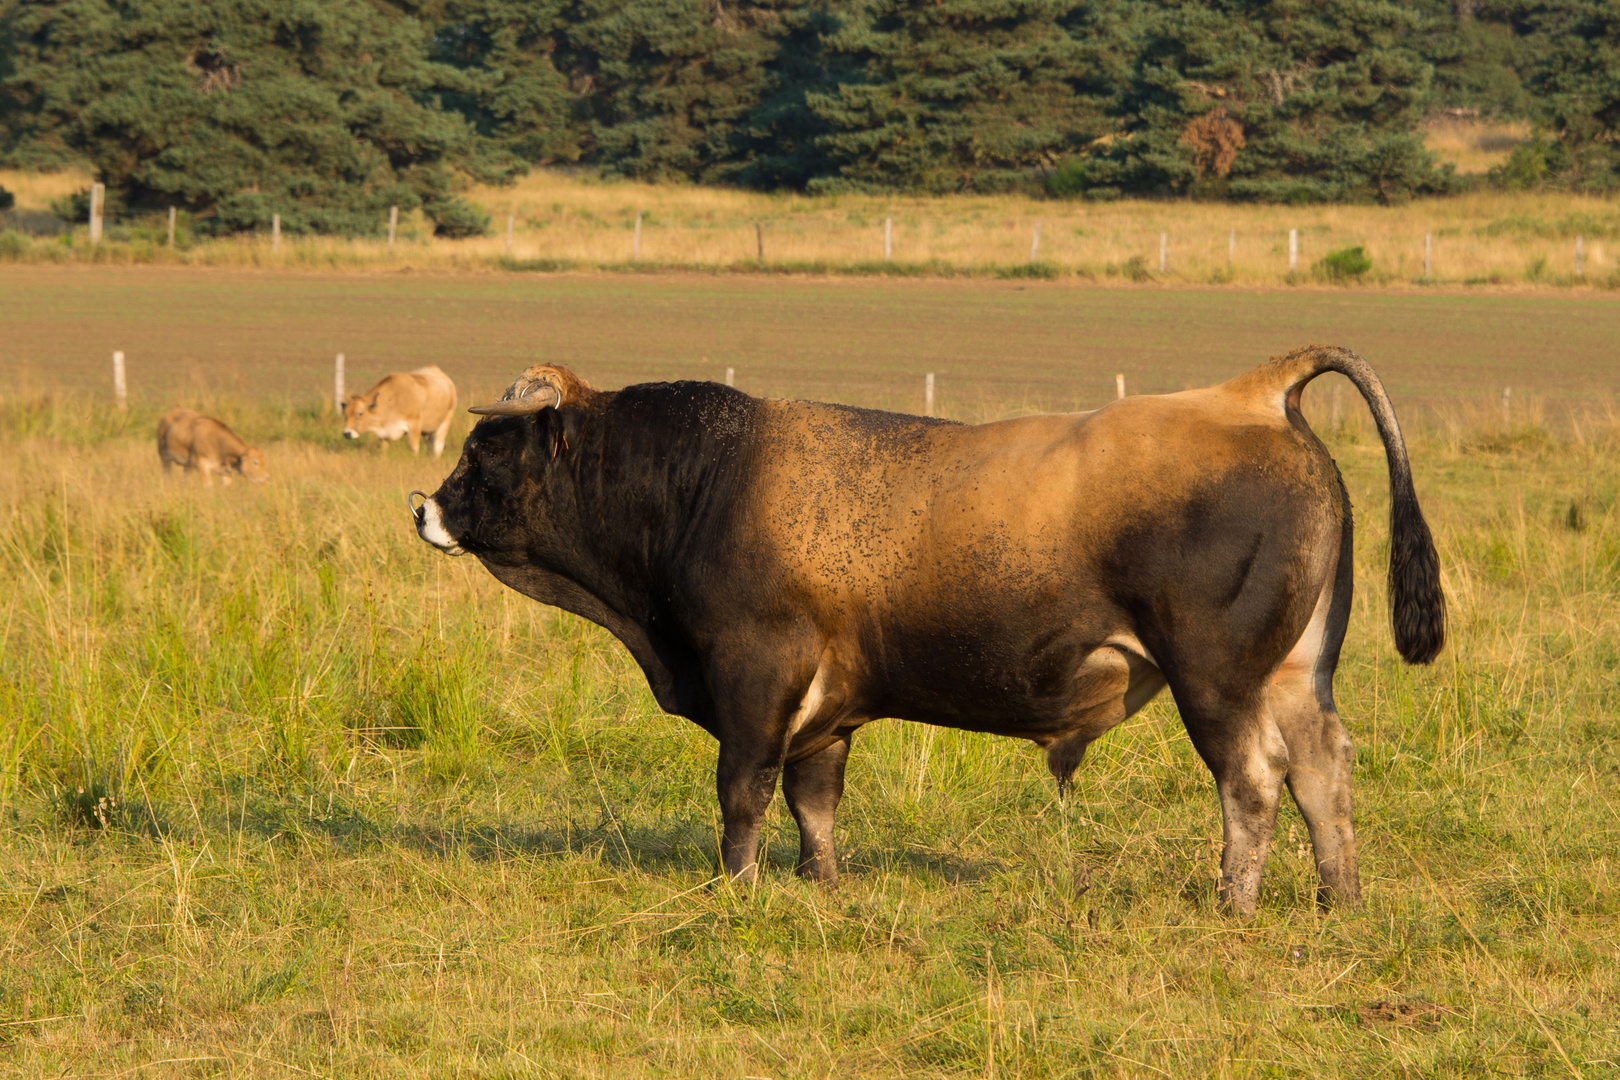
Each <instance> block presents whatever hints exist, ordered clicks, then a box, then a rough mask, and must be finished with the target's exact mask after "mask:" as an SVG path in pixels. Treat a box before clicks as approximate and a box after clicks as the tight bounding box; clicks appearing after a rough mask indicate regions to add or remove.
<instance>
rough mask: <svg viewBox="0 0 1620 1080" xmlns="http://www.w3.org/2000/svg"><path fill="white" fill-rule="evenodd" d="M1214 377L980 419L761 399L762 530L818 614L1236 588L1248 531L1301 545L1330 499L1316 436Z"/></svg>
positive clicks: (985, 620) (983, 613) (1078, 609)
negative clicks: (1193, 583) (1190, 387)
mask: <svg viewBox="0 0 1620 1080" xmlns="http://www.w3.org/2000/svg"><path fill="white" fill-rule="evenodd" d="M1225 390H1226V388H1222V387H1217V388H1214V389H1213V390H1206V391H1194V392H1189V393H1186V394H1177V395H1167V396H1164V397H1141V398H1132V399H1126V400H1125V401H1122V402H1119V403H1117V404H1115V405H1112V406H1110V407H1108V408H1106V409H1102V410H1099V411H1097V412H1093V413H1077V414H1064V415H1046V416H1032V417H1022V418H1017V419H1013V420H1006V421H1000V422H996V423H990V424H982V425H976V426H966V425H954V424H943V423H939V422H934V421H928V420H925V419H922V418H919V417H906V416H894V415H892V414H869V413H863V412H861V411H859V410H850V409H841V408H838V407H835V406H820V405H810V404H807V403H771V405H772V406H773V408H772V409H771V411H770V414H769V418H768V422H767V423H766V424H765V425H764V432H763V437H762V439H761V452H760V454H759V462H760V465H759V467H758V469H757V470H756V472H757V476H758V479H757V482H756V487H755V491H754V496H753V498H752V499H751V508H752V513H751V515H750V517H751V523H750V525H749V528H750V530H754V531H757V534H758V541H757V543H756V544H755V546H754V548H753V550H756V551H757V550H767V551H770V552H773V553H775V558H776V559H777V560H778V563H779V565H778V566H777V568H776V569H777V571H778V572H779V573H780V574H781V576H782V580H784V581H787V582H788V583H790V586H791V591H792V592H793V593H794V594H795V595H796V596H798V597H800V598H802V599H801V602H804V603H807V604H808V605H810V606H811V607H813V608H815V609H817V611H818V614H819V616H820V617H822V618H824V619H828V620H831V621H835V622H836V621H842V622H845V623H848V622H849V621H851V620H853V621H857V622H864V623H866V624H868V625H872V626H876V627H878V628H880V629H881V631H882V632H883V633H884V634H890V635H892V634H902V635H903V634H905V633H907V632H908V629H909V628H913V627H914V626H920V632H922V633H925V634H938V633H941V632H944V629H945V628H942V627H940V626H937V625H934V621H935V616H934V615H932V614H930V612H949V613H950V618H951V620H952V621H953V622H956V623H958V624H960V625H964V626H965V625H975V626H979V627H982V628H984V631H985V634H986V635H988V636H994V635H998V634H1006V633H1019V632H1023V631H1024V630H1025V629H1027V628H1028V623H1029V621H1030V620H1031V619H1037V620H1038V619H1048V620H1050V619H1060V620H1074V619H1080V620H1082V621H1084V620H1087V619H1094V620H1096V621H1097V623H1098V626H1099V632H1103V631H1102V629H1101V627H1102V626H1103V624H1105V623H1108V622H1109V621H1110V620H1117V618H1119V617H1120V615H1119V613H1120V612H1122V611H1124V610H1126V609H1127V608H1129V607H1130V606H1131V605H1133V604H1136V603H1140V602H1144V601H1146V600H1148V599H1150V598H1151V597H1152V596H1153V595H1154V594H1155V593H1157V592H1162V591H1163V590H1165V589H1167V588H1171V587H1184V586H1185V585H1186V584H1187V582H1186V577H1187V575H1189V574H1197V573H1202V574H1203V575H1204V577H1205V578H1206V579H1207V580H1208V587H1209V588H1210V589H1211V590H1212V591H1219V590H1222V589H1226V590H1231V589H1235V588H1236V587H1237V585H1236V584H1234V583H1233V582H1231V581H1230V580H1227V579H1228V578H1229V577H1230V576H1231V573H1232V572H1242V568H1243V558H1244V557H1243V555H1242V553H1243V552H1251V553H1252V552H1253V551H1255V550H1258V546H1259V544H1260V543H1261V540H1259V539H1257V538H1262V537H1264V536H1265V535H1267V534H1269V541H1268V542H1269V543H1270V544H1271V546H1272V547H1273V548H1289V549H1290V550H1302V549H1305V548H1308V547H1309V546H1310V544H1311V543H1312V542H1313V541H1315V540H1317V539H1319V538H1322V537H1329V538H1331V537H1336V535H1337V527H1338V519H1337V515H1336V509H1337V501H1336V499H1335V497H1334V496H1335V491H1336V488H1335V487H1334V484H1335V483H1336V481H1334V480H1333V476H1334V474H1333V471H1332V464H1331V461H1329V460H1327V459H1326V455H1325V453H1323V452H1321V450H1320V444H1315V446H1314V447H1313V446H1312V445H1311V444H1312V443H1314V439H1307V438H1305V437H1303V436H1302V435H1301V433H1300V432H1299V431H1296V430H1295V429H1294V428H1293V427H1292V426H1290V424H1289V423H1288V420H1287V418H1286V416H1284V414H1283V413H1282V412H1281V410H1280V409H1277V410H1274V411H1267V409H1266V408H1264V407H1263V405H1262V407H1256V406H1255V404H1254V403H1253V402H1251V401H1249V400H1247V399H1246V398H1242V397H1237V396H1235V395H1234V394H1233V393H1231V392H1230V391H1226V392H1224V393H1223V391H1225ZM1330 546H1331V545H1330ZM1234 551H1236V552H1237V553H1238V555H1237V557H1236V558H1235V560H1234V557H1233V552H1234ZM1229 563H1230V564H1233V565H1234V566H1235V567H1236V570H1235V571H1230V570H1228V569H1227V564H1229ZM951 632H952V633H956V634H961V633H963V632H964V631H962V630H961V629H960V628H958V629H956V630H954V631H951ZM1105 636H1106V634H1105Z"/></svg>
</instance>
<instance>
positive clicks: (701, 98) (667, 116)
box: [568, 0, 779, 181]
mask: <svg viewBox="0 0 1620 1080" xmlns="http://www.w3.org/2000/svg"><path fill="white" fill-rule="evenodd" d="M778 23H779V17H778V14H777V11H776V10H775V8H774V7H772V6H770V4H761V3H728V2H727V0H581V2H580V4H579V6H578V7H577V8H576V9H575V11H574V14H573V17H572V24H571V26H570V28H569V31H568V38H569V45H570V49H571V61H572V65H573V66H572V68H571V74H572V76H573V79H574V82H575V84H576V85H577V86H578V87H579V88H580V90H581V93H582V95H583V98H584V104H585V105H586V107H587V108H588V110H589V111H590V115H591V117H592V123H591V133H592V140H593V143H594V146H593V147H592V151H593V156H594V159H595V160H596V161H597V162H598V163H599V164H600V165H601V166H602V168H603V170H604V171H605V172H607V173H609V174H610V175H619V176H634V177H642V178H647V179H664V178H672V177H678V178H686V179H693V180H704V181H713V180H718V179H721V178H722V177H723V176H724V175H726V174H727V173H728V172H729V171H730V170H731V169H732V168H733V167H734V166H735V164H736V160H737V150H736V143H735V140H736V138H737V125H738V124H739V123H740V122H742V121H743V120H744V118H745V117H746V116H747V115H748V113H749V112H750V111H751V110H752V109H753V108H754V107H755V106H756V105H757V104H758V103H759V101H760V99H761V97H762V95H763V93H764V92H765V89H766V87H767V85H768V78H769V77H768V75H767V74H766V71H765V66H764V65H765V63H766V62H767V61H768V60H769V59H770V58H771V57H772V55H773V54H774V50H775V42H774V39H773V36H772V34H773V31H774V30H775V28H776V26H777V25H778Z"/></svg>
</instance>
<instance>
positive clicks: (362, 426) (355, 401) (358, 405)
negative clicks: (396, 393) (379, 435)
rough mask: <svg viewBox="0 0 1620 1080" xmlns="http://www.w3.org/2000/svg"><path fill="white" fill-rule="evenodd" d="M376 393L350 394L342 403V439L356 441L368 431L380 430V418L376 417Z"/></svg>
mask: <svg viewBox="0 0 1620 1080" xmlns="http://www.w3.org/2000/svg"><path fill="white" fill-rule="evenodd" d="M377 398H378V392H377V391H375V390H373V391H372V392H371V393H369V394H352V395H350V397H349V399H348V400H347V401H345V402H344V403H343V437H344V438H345V439H358V438H359V437H360V436H361V435H363V434H365V433H366V432H368V431H378V430H380V425H381V422H382V421H381V418H380V417H379V416H378V415H377Z"/></svg>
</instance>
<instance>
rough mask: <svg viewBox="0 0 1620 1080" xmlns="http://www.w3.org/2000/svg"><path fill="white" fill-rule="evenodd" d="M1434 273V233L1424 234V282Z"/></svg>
mask: <svg viewBox="0 0 1620 1080" xmlns="http://www.w3.org/2000/svg"><path fill="white" fill-rule="evenodd" d="M1433 273H1434V233H1424V234H1423V280H1424V281H1428V280H1429V278H1430V276H1431V275H1432V274H1433Z"/></svg>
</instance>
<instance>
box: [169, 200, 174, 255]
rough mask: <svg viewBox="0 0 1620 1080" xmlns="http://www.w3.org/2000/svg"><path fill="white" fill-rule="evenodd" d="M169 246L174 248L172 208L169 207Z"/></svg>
mask: <svg viewBox="0 0 1620 1080" xmlns="http://www.w3.org/2000/svg"><path fill="white" fill-rule="evenodd" d="M169 246H170V247H174V207H172V206H171V207H169Z"/></svg>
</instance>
